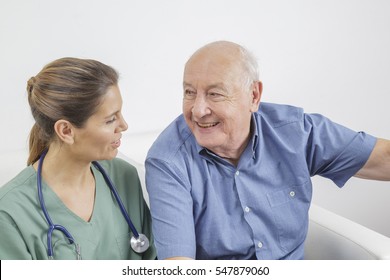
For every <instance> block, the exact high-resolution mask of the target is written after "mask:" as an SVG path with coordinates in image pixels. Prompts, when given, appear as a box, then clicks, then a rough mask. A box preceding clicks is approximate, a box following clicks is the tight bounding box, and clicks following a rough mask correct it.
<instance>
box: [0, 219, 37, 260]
mask: <svg viewBox="0 0 390 280" xmlns="http://www.w3.org/2000/svg"><path fill="white" fill-rule="evenodd" d="M0 259H1V260H31V259H32V256H31V254H30V253H29V252H28V249H27V247H26V244H25V242H24V240H23V237H22V235H21V234H20V232H19V231H18V229H17V228H16V227H15V226H13V225H12V224H9V223H7V222H4V221H0Z"/></svg>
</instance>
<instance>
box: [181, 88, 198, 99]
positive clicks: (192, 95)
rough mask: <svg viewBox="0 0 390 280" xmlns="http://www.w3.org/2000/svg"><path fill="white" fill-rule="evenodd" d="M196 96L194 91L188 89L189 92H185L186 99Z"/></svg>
mask: <svg viewBox="0 0 390 280" xmlns="http://www.w3.org/2000/svg"><path fill="white" fill-rule="evenodd" d="M195 96H196V92H195V91H193V90H189V89H187V90H185V91H184V97H185V98H194V97H195Z"/></svg>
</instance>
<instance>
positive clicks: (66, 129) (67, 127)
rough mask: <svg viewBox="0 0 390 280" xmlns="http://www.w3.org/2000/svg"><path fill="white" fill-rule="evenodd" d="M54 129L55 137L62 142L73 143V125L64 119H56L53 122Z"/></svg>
mask: <svg viewBox="0 0 390 280" xmlns="http://www.w3.org/2000/svg"><path fill="white" fill-rule="evenodd" d="M54 131H55V132H56V134H57V137H58V138H59V139H60V140H61V141H62V142H64V143H66V144H69V145H72V144H73V143H74V127H73V125H72V124H71V123H70V122H69V121H66V120H58V121H56V123H55V124H54Z"/></svg>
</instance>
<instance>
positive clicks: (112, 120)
mask: <svg viewBox="0 0 390 280" xmlns="http://www.w3.org/2000/svg"><path fill="white" fill-rule="evenodd" d="M115 121H116V117H113V118H112V119H111V120H109V121H107V122H106V124H111V123H113V122H115Z"/></svg>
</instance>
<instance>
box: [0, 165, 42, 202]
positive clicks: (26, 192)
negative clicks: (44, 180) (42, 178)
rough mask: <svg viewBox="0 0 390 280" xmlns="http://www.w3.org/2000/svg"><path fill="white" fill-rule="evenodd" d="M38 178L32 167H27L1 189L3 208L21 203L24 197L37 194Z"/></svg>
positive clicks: (0, 196) (0, 200)
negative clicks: (14, 203) (15, 202)
mask: <svg viewBox="0 0 390 280" xmlns="http://www.w3.org/2000/svg"><path fill="white" fill-rule="evenodd" d="M36 178H37V176H36V172H35V169H34V168H33V167H32V166H27V167H26V168H24V169H23V170H22V171H21V172H20V173H19V174H18V175H16V176H15V177H14V178H13V179H11V180H10V181H9V182H8V183H6V184H5V185H3V186H2V187H1V188H0V205H1V207H3V206H5V205H6V204H8V203H10V204H11V205H12V204H13V202H12V201H15V200H16V201H18V203H20V202H21V199H22V198H23V197H30V196H31V195H35V193H36V188H35V186H36V183H37V179H36Z"/></svg>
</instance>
